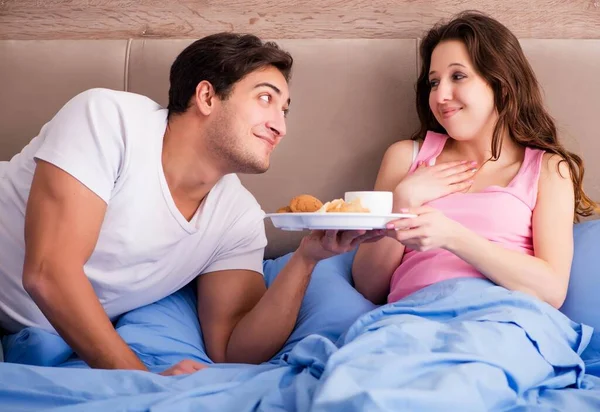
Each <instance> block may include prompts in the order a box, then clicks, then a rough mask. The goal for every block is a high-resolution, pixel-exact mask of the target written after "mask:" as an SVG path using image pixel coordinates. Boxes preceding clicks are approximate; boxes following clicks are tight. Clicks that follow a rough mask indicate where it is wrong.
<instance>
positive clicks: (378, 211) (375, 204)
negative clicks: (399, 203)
mask: <svg viewBox="0 0 600 412" xmlns="http://www.w3.org/2000/svg"><path fill="white" fill-rule="evenodd" d="M356 198H359V199H360V204H361V205H362V206H363V207H366V208H367V209H369V212H370V213H371V214H374V215H389V214H391V213H392V208H393V207H394V194H393V193H392V192H383V191H363V192H346V193H344V201H345V202H351V201H353V200H354V199H356Z"/></svg>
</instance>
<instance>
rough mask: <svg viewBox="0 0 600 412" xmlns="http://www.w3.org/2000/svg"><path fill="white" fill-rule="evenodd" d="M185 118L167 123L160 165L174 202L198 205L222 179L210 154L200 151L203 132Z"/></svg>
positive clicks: (221, 173) (203, 150)
mask: <svg viewBox="0 0 600 412" xmlns="http://www.w3.org/2000/svg"><path fill="white" fill-rule="evenodd" d="M185 117H186V115H185V114H184V115H180V116H176V117H175V118H172V119H169V123H168V125H167V129H166V131H165V135H164V138H163V149H162V165H163V171H164V174H165V179H166V181H167V184H168V186H169V190H170V191H171V195H172V196H173V198H174V199H175V201H176V203H177V200H180V201H182V202H185V203H194V202H196V203H198V204H199V203H200V202H201V201H202V199H204V197H205V196H206V195H207V194H208V192H209V191H210V190H211V189H212V188H213V187H214V185H215V184H216V183H217V182H218V181H219V180H220V179H221V178H222V177H223V175H224V173H223V172H222V171H221V170H220V168H219V167H218V165H217V162H216V161H215V160H214V159H213V158H211V153H210V152H209V151H208V150H206V149H205V148H203V146H202V142H203V141H205V140H204V139H203V136H202V135H201V133H202V131H201V130H202V128H201V126H200V125H190V122H193V121H194V119H189V118H187V119H186V118H185Z"/></svg>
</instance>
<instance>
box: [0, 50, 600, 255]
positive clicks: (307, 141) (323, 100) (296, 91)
mask: <svg viewBox="0 0 600 412" xmlns="http://www.w3.org/2000/svg"><path fill="white" fill-rule="evenodd" d="M191 41H192V40H167V39H155V40H143V39H140V40H48V41H39V40H35V41H29V40H23V41H19V40H17V41H14V40H3V41H0V160H8V159H9V158H10V157H11V156H13V155H14V154H15V153H17V152H18V151H19V150H20V149H21V148H22V147H23V146H24V145H25V144H27V142H28V141H29V140H30V139H31V138H33V137H34V136H35V135H36V134H37V133H38V131H39V130H40V128H41V126H42V125H43V124H44V123H45V122H46V121H48V120H49V119H50V118H51V117H52V116H53V115H54V114H55V113H56V111H57V110H58V109H59V108H60V107H61V106H62V105H63V104H64V103H66V102H67V100H69V99H70V98H71V97H73V96H74V95H75V94H77V93H79V92H81V91H83V90H85V89H88V88H92V87H108V88H113V89H118V90H127V91H131V92H136V93H141V94H144V95H147V96H149V97H151V98H153V99H155V100H156V101H158V102H159V103H162V104H166V102H167V90H168V73H169V67H170V64H171V62H172V61H173V59H174V58H175V56H176V55H177V54H178V53H179V52H180V51H181V50H182V49H183V48H184V47H185V46H186V45H187V44H189V43H190V42H191ZM278 43H279V44H280V45H281V46H282V47H284V48H285V49H287V50H289V51H290V52H291V53H292V55H293V56H294V59H295V68H294V73H293V78H292V81H291V84H290V86H291V95H292V100H293V103H292V106H291V111H290V115H289V117H288V119H289V120H288V134H287V136H286V137H285V138H284V140H283V141H282V143H281V144H280V146H279V147H278V148H277V149H276V151H275V153H274V155H273V157H272V163H271V165H272V166H271V169H270V170H269V171H268V172H267V173H265V174H263V175H253V176H240V178H241V179H242V181H243V182H244V184H245V185H246V187H248V189H249V190H250V191H251V192H253V193H254V195H255V196H256V197H257V199H258V201H259V202H260V203H261V205H262V207H263V209H264V210H265V211H267V212H270V211H274V210H275V209H277V208H278V207H279V206H282V205H285V204H287V203H288V201H289V200H290V198H291V197H292V196H294V195H296V194H300V193H310V194H313V195H315V196H317V197H319V198H322V199H324V200H328V199H331V198H335V197H341V196H342V195H343V193H344V192H345V191H349V190H361V189H370V188H372V186H373V183H374V180H375V176H376V174H377V169H378V166H379V162H380V160H381V157H382V155H383V153H384V151H385V149H386V148H387V147H388V146H389V145H390V144H391V143H392V142H395V141H397V140H400V139H407V138H408V137H409V136H410V134H411V133H412V132H413V131H414V130H415V129H416V127H417V117H416V113H415V109H414V83H415V80H416V77H417V66H418V59H417V45H418V39H397V40H366V39H353V40H281V41H278ZM522 45H523V48H524V50H525V52H526V54H527V56H528V58H529V59H530V61H531V64H532V65H533V67H534V70H535V71H536V73H537V75H538V78H539V80H540V82H541V85H542V87H543V89H544V93H545V97H546V102H547V105H548V108H549V110H550V112H551V114H552V115H553V116H554V117H555V119H556V120H557V123H558V126H559V128H560V131H561V137H562V138H563V139H564V142H565V144H566V145H567V147H569V148H570V149H572V150H575V151H576V152H577V153H579V154H581V155H582V156H583V158H584V161H585V162H586V178H585V181H584V184H585V188H586V189H587V191H588V193H589V194H590V195H591V196H592V197H593V198H594V199H600V136H599V135H598V129H597V127H596V121H597V117H598V116H600V103H598V100H597V99H598V96H600V82H598V81H596V78H597V76H598V73H600V39H598V40H580V39H574V40H536V39H524V40H522ZM266 227H267V235H268V237H269V246H268V248H267V252H266V257H273V256H278V255H281V254H283V253H285V252H287V251H290V250H292V249H293V248H294V247H295V246H296V245H297V243H298V241H299V239H300V236H302V233H296V232H281V231H279V230H277V229H274V228H273V226H272V225H271V223H270V222H269V221H267V222H266Z"/></svg>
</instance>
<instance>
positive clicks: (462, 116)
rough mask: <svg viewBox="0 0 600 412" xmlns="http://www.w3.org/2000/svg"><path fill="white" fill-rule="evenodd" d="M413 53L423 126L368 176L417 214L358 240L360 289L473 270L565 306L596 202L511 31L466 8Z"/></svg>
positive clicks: (380, 299)
mask: <svg viewBox="0 0 600 412" xmlns="http://www.w3.org/2000/svg"><path fill="white" fill-rule="evenodd" d="M420 54H421V59H422V65H421V67H422V69H421V73H420V75H419V78H418V81H417V99H416V103H417V111H418V114H419V118H420V121H421V128H420V130H419V131H418V132H417V133H416V134H415V136H413V139H412V140H407V141H400V142H397V143H395V144H394V145H392V146H391V147H390V148H389V149H388V150H387V152H386V153H385V156H384V158H383V161H382V164H381V168H380V171H379V174H378V177H377V181H376V184H375V190H385V191H393V192H394V212H406V211H410V212H412V213H414V214H417V215H418V216H417V217H416V218H412V219H401V220H398V221H396V222H393V224H390V225H389V227H390V228H391V230H389V231H388V236H387V237H385V238H384V239H381V240H379V241H378V242H376V243H372V244H363V245H361V246H360V248H359V250H358V252H357V255H356V258H355V261H354V265H353V279H354V282H355V286H356V289H357V290H358V291H359V292H361V293H362V294H363V295H364V296H365V297H366V298H368V299H369V300H371V301H372V302H374V303H378V304H381V303H384V302H386V301H387V302H394V301H397V300H399V299H402V298H403V297H405V296H407V295H409V294H411V293H413V292H415V291H417V290H419V289H422V288H424V287H426V286H429V285H431V284H434V283H436V282H439V281H443V280H446V279H452V278H459V277H480V278H487V279H489V280H491V281H492V282H494V283H495V284H497V285H500V286H503V287H505V288H507V289H509V290H515V291H521V292H525V293H528V294H530V295H533V296H535V297H537V298H538V299H540V300H542V301H545V302H547V303H549V304H550V305H552V306H554V307H556V308H558V307H560V306H561V305H562V303H563V301H564V299H565V296H566V292H567V286H568V284H569V273H570V268H571V260H572V256H573V236H572V230H573V221H574V216H575V218H576V219H577V218H578V216H588V215H590V214H592V213H594V208H595V204H594V203H593V202H592V201H591V200H590V199H589V198H588V197H587V196H586V194H585V193H584V192H583V189H582V180H583V172H584V167H583V162H582V160H581V158H580V157H578V156H577V155H575V154H573V153H570V152H568V151H567V150H566V149H565V148H564V147H563V146H562V144H561V143H560V142H559V140H558V137H557V131H556V127H555V124H554V122H553V120H552V118H551V117H550V116H549V114H548V113H547V111H546V109H545V108H544V106H543V102H542V97H541V93H540V88H539V86H538V83H537V80H536V78H535V75H534V72H533V70H532V68H531V67H530V65H529V63H528V62H527V59H526V58H525V56H524V54H523V52H522V50H521V47H520V45H519V42H518V40H517V38H516V37H515V36H514V35H513V34H512V33H511V32H510V31H509V30H508V29H507V28H506V27H504V26H503V25H502V24H500V23H499V22H497V21H496V20H494V19H492V18H489V17H487V16H485V15H482V14H479V13H475V12H468V13H463V14H461V15H459V16H458V17H457V18H455V19H454V20H452V21H450V22H449V23H447V24H445V25H438V26H436V27H434V28H433V29H431V30H430V31H429V33H428V34H427V35H426V37H425V38H424V40H423V42H422V44H421V49H420Z"/></svg>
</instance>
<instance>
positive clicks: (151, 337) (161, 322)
mask: <svg viewBox="0 0 600 412" xmlns="http://www.w3.org/2000/svg"><path fill="white" fill-rule="evenodd" d="M115 329H116V330H117V332H118V333H119V335H120V336H121V337H122V338H123V340H124V341H125V342H127V344H128V345H129V346H130V347H131V349H132V350H133V351H134V352H135V353H136V355H137V356H138V357H139V358H140V360H141V361H142V362H143V363H144V364H145V365H146V366H147V367H148V368H149V369H150V370H153V371H155V370H163V369H165V368H166V367H168V366H170V365H173V364H175V363H177V362H180V361H181V360H183V359H192V360H195V361H198V362H204V363H212V361H211V360H210V359H209V357H208V355H207V354H206V351H205V350H204V341H203V338H202V330H201V329H200V322H199V320H198V314H197V309H196V282H191V283H189V284H188V285H187V286H185V287H183V288H182V289H180V290H179V291H177V292H175V293H173V294H171V295H169V296H167V297H166V298H163V299H161V300H159V301H157V302H155V303H152V304H149V305H146V306H142V307H141V308H138V309H134V310H132V311H131V312H128V313H126V314H124V315H123V316H121V318H119V320H118V321H117V323H116V325H115Z"/></svg>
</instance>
